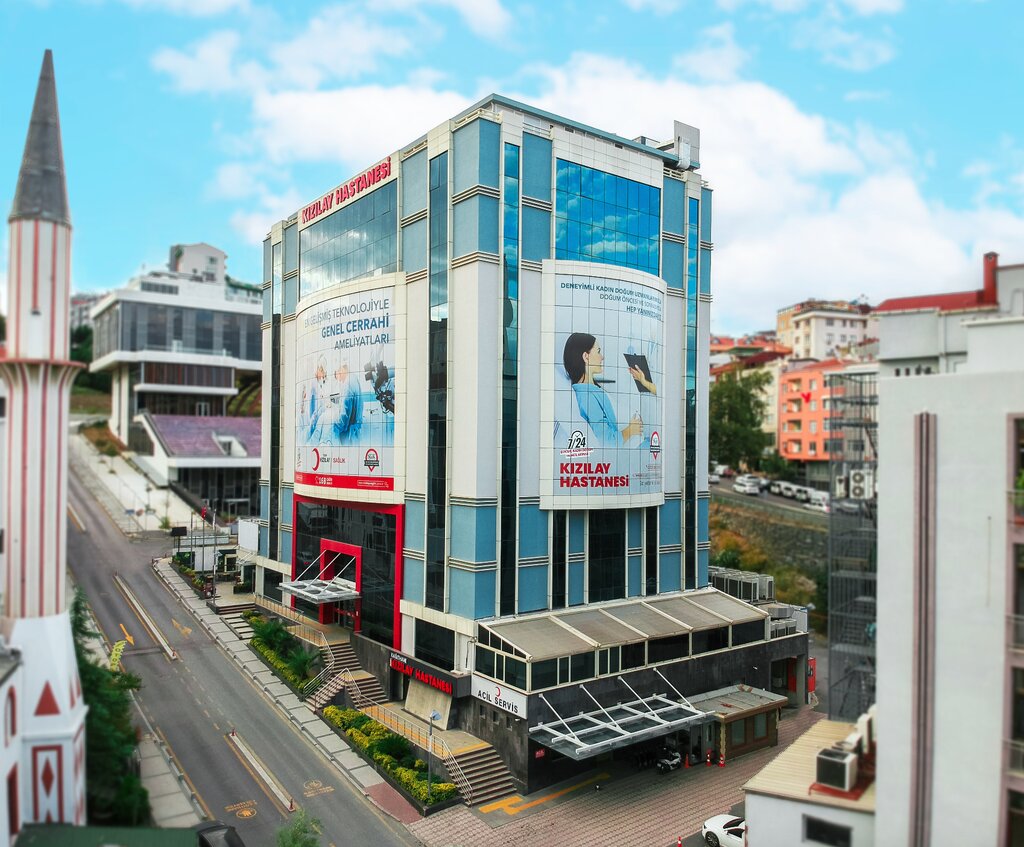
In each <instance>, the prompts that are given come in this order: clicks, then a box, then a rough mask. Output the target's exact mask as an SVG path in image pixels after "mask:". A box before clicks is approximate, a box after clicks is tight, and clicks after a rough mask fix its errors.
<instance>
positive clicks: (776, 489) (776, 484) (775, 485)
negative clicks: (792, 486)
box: [768, 479, 785, 494]
mask: <svg viewBox="0 0 1024 847" xmlns="http://www.w3.org/2000/svg"><path fill="white" fill-rule="evenodd" d="M784 484H785V483H783V481H782V480H781V479H773V480H772V481H771V482H770V483H768V492H769V493H770V494H782V486H783V485H784Z"/></svg>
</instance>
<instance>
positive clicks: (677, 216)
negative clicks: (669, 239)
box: [661, 179, 686, 235]
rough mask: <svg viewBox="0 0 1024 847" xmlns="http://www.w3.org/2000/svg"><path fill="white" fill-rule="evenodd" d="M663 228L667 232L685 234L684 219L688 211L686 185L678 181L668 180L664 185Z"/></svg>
mask: <svg viewBox="0 0 1024 847" xmlns="http://www.w3.org/2000/svg"><path fill="white" fill-rule="evenodd" d="M662 192H663V193H662V203H663V206H664V208H663V209H662V214H661V227H662V229H663V230H665V232H671V233H674V234H676V235H682V234H683V218H684V217H685V211H686V183H685V182H680V181H679V180H678V179H666V180H665V181H664V183H662Z"/></svg>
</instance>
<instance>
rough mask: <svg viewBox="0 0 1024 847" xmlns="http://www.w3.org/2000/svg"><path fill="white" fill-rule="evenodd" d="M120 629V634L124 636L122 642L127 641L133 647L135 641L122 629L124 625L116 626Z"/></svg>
mask: <svg viewBox="0 0 1024 847" xmlns="http://www.w3.org/2000/svg"><path fill="white" fill-rule="evenodd" d="M118 626H120V627H121V632H122V633H123V634H124V640H125V641H127V642H128V643H129V644H131V645H132V647H134V646H135V639H134V638H132V637H131V636H130V635H129V634H128V630H127V629H125V628H124V624H123V623H122V624H118Z"/></svg>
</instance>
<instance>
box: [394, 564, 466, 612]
mask: <svg viewBox="0 0 1024 847" xmlns="http://www.w3.org/2000/svg"><path fill="white" fill-rule="evenodd" d="M452 573H453V574H454V573H455V571H454V570H452ZM402 599H403V600H410V601H411V602H413V603H422V602H423V560H422V559H410V558H409V557H408V556H406V557H405V560H404V562H403V563H402ZM453 599H454V595H453Z"/></svg>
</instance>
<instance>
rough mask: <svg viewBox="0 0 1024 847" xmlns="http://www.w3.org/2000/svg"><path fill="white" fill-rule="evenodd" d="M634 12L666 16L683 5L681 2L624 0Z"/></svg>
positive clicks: (678, 0) (681, 0)
mask: <svg viewBox="0 0 1024 847" xmlns="http://www.w3.org/2000/svg"><path fill="white" fill-rule="evenodd" d="M625 3H626V5H627V6H629V8H630V9H632V10H633V11H634V12H654V14H656V15H668V14H671V13H672V12H675V11H677V10H678V9H680V8H681V7H682V5H683V0H625Z"/></svg>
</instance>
